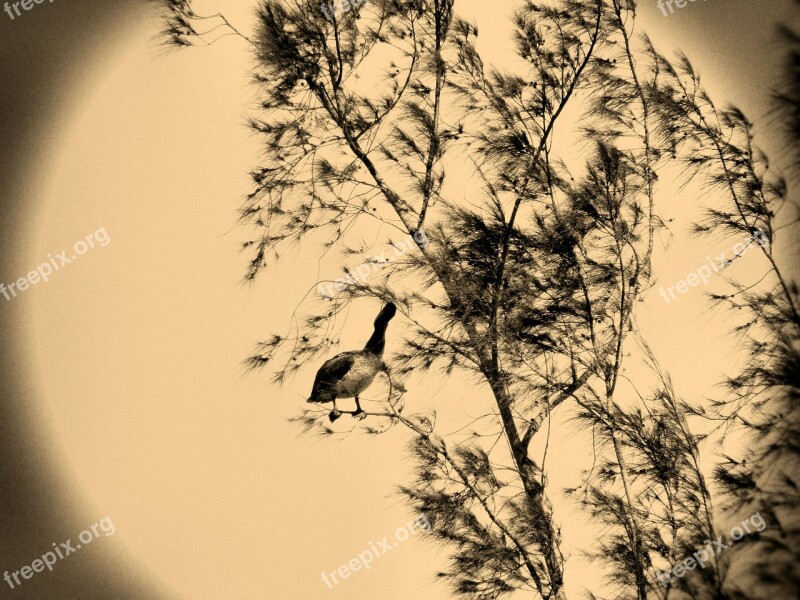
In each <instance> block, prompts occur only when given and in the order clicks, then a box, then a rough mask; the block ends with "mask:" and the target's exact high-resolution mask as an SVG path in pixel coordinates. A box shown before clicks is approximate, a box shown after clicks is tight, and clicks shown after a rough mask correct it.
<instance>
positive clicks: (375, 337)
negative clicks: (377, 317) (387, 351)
mask: <svg viewBox="0 0 800 600" xmlns="http://www.w3.org/2000/svg"><path fill="white" fill-rule="evenodd" d="M387 325H388V323H376V324H375V331H373V332H372V337H370V338H369V340H368V341H367V344H366V346H364V350H365V351H366V352H370V353H372V354H375V355H377V356H383V348H384V347H385V346H386V337H385V334H386V326H387Z"/></svg>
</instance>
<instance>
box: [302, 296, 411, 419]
mask: <svg viewBox="0 0 800 600" xmlns="http://www.w3.org/2000/svg"><path fill="white" fill-rule="evenodd" d="M396 313H397V307H396V306H395V305H394V304H393V303H392V302H389V303H388V304H387V305H386V306H384V307H383V308H382V309H381V312H379V313H378V316H377V317H376V318H375V331H373V332H372V336H371V337H370V338H369V340H368V341H367V343H366V345H365V346H364V349H363V350H352V351H349V352H342V353H341V354H337V355H336V356H334V357H333V358H331V359H329V360H326V361H325V363H324V364H323V365H322V366H321V367H320V368H319V371H317V376H316V378H315V379H314V386H313V387H312V389H311V396H309V398H308V401H309V402H320V403H323V402H333V410H331V413H330V415H329V418H330V420H331V421H332V422H333V421H335V420H336V419H338V418H339V417H340V416H341V415H342V412H346V413H349V414H351V415H352V416H353V417H355V418H362V419H363V418H364V416H365V414H364V411H363V410H362V409H361V404H360V402H359V400H358V396H359V394H361V392H363V391H364V390H365V389H367V388H368V387H369V386H370V384H371V383H372V380H373V379H375V376H376V375H377V374H378V373H379V372H380V371H385V370H386V365H384V364H383V360H382V357H383V349H384V346H385V345H386V337H385V336H386V327H387V326H388V325H389V321H391V320H392V318H393V317H394V315H395V314H396ZM337 398H355V400H356V410H355V411H340V410H339V409H338V408H336V399H337Z"/></svg>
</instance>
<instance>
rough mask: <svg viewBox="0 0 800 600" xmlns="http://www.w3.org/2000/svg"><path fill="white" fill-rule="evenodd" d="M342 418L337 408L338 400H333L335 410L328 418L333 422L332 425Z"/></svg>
mask: <svg viewBox="0 0 800 600" xmlns="http://www.w3.org/2000/svg"><path fill="white" fill-rule="evenodd" d="M341 416H342V413H341V411H340V410H339V409H338V408H336V398H334V399H333V410H332V411H331V414H329V415H328V418H329V419H330V420H331V423H333V422H334V421H335V420H336V419H338V418H339V417H341Z"/></svg>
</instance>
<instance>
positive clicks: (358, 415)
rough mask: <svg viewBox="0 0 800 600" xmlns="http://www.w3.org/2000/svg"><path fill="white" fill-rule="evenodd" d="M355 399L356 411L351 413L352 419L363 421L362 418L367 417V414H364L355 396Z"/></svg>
mask: <svg viewBox="0 0 800 600" xmlns="http://www.w3.org/2000/svg"><path fill="white" fill-rule="evenodd" d="M355 398H356V410H355V412H354V413H353V418H354V419H363V418H364V417H366V416H367V414H366V413H365V412H364V409H363V408H361V403H360V402H359V401H358V396H356V397H355Z"/></svg>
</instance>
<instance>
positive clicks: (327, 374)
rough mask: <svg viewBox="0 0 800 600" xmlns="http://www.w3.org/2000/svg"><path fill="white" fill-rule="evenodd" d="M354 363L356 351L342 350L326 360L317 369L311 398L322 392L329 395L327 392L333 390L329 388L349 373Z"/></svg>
mask: <svg viewBox="0 0 800 600" xmlns="http://www.w3.org/2000/svg"><path fill="white" fill-rule="evenodd" d="M353 363H355V353H354V352H342V353H341V354H337V355H336V356H334V357H333V358H331V359H328V360H326V361H325V363H324V364H323V365H322V366H321V367H320V368H319V371H317V376H316V378H315V379H314V387H313V388H312V390H311V398H317V397H318V395H320V394H326V395H327V392H330V391H331V390H330V389H329V388H330V387H331V386H333V385H335V384H336V383H337V382H338V381H340V380H341V379H342V378H343V377H344V376H345V375H347V372H348V371H349V370H350V369H351V367H352V366H353ZM312 402H313V400H312Z"/></svg>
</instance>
